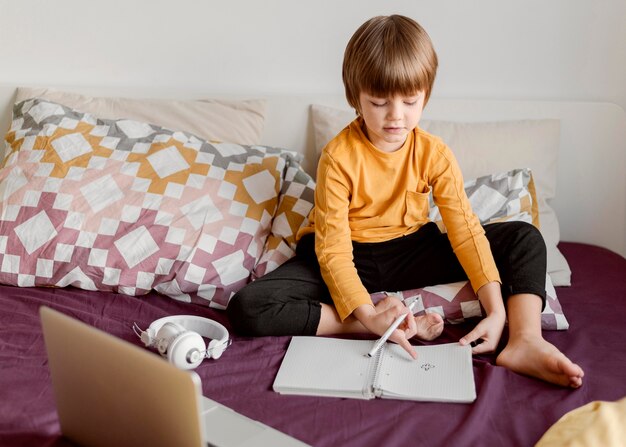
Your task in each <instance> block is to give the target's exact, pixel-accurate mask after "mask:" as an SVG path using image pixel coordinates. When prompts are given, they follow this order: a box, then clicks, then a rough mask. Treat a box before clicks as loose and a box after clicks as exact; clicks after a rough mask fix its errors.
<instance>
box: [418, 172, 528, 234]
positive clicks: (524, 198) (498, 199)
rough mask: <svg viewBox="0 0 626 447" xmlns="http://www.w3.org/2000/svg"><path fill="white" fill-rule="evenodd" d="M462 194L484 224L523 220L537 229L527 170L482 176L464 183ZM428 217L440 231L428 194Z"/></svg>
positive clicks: (438, 221)
mask: <svg viewBox="0 0 626 447" xmlns="http://www.w3.org/2000/svg"><path fill="white" fill-rule="evenodd" d="M465 193H466V194H467V197H468V198H469V201H470V203H471V205H472V209H473V210H474V213H475V214H476V215H477V216H478V219H479V220H480V223H481V224H483V225H486V224H490V223H495V222H506V221H523V222H528V223H532V224H533V225H535V226H536V227H537V228H539V212H538V208H537V195H536V193H535V184H534V181H533V177H532V173H531V171H530V169H528V168H523V169H514V170H512V171H507V172H502V173H499V174H492V175H485V176H483V177H478V178H477V179H474V180H469V181H466V182H465ZM430 201H431V202H430V203H431V210H430V214H429V217H430V220H432V221H433V222H436V223H437V225H439V227H440V229H441V230H442V231H445V226H444V224H443V222H442V220H441V214H440V213H439V208H437V206H436V205H435V203H434V201H433V199H432V195H431V197H430Z"/></svg>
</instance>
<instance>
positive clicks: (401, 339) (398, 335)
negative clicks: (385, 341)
mask: <svg viewBox="0 0 626 447" xmlns="http://www.w3.org/2000/svg"><path fill="white" fill-rule="evenodd" d="M390 340H393V341H395V342H396V343H398V344H399V345H400V346H402V348H403V349H404V350H405V351H406V352H408V353H409V355H410V356H411V357H412V358H413V359H414V360H415V359H416V358H417V352H415V349H413V345H411V343H409V340H407V338H406V337H405V336H404V333H403V332H402V331H399V330H397V329H396V330H395V331H394V333H393V336H392V337H390Z"/></svg>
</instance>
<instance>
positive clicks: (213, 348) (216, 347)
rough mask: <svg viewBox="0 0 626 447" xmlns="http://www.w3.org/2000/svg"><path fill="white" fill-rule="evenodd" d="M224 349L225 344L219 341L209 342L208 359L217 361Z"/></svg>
mask: <svg viewBox="0 0 626 447" xmlns="http://www.w3.org/2000/svg"><path fill="white" fill-rule="evenodd" d="M225 349H226V343H223V342H221V341H220V340H215V339H214V340H211V341H210V342H209V347H208V348H207V352H208V353H209V357H210V358H212V359H216V360H217V359H219V358H220V357H221V356H222V354H223V353H224V350H225Z"/></svg>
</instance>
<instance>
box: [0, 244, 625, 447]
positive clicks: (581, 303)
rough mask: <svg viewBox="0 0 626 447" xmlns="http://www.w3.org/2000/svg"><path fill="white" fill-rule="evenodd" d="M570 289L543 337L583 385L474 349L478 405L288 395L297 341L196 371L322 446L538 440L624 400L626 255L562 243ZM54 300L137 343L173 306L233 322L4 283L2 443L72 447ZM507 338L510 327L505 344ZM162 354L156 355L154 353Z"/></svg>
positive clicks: (253, 413) (0, 291) (146, 300)
mask: <svg viewBox="0 0 626 447" xmlns="http://www.w3.org/2000/svg"><path fill="white" fill-rule="evenodd" d="M559 248H560V250H561V251H562V252H563V253H564V254H565V256H566V257H567V260H568V262H569V263H570V265H571V267H572V272H573V274H572V286H571V287H561V288H557V293H558V296H559V299H560V300H561V304H562V305H563V308H564V312H565V315H566V316H567V318H568V320H569V322H570V329H569V330H567V331H553V332H545V333H544V334H545V337H546V338H547V339H548V340H549V341H550V342H552V343H554V344H555V345H556V346H557V347H559V348H560V349H561V350H562V351H564V352H565V353H567V354H568V356H570V358H572V359H573V360H574V361H576V362H578V363H579V364H580V365H581V366H582V367H583V368H584V369H585V374H586V375H585V383H584V385H583V386H582V387H581V388H580V389H578V390H569V389H562V388H560V387H557V386H553V385H550V384H547V383H543V382H540V381H538V380H535V379H531V378H528V377H524V376H522V375H519V374H515V373H513V372H510V371H508V370H506V369H504V368H501V367H498V366H495V356H494V355H481V356H475V357H474V360H473V367H474V375H475V381H476V387H477V394H478V398H477V400H476V401H475V402H474V403H473V404H450V403H419V402H406V401H394V400H374V401H360V400H354V399H340V398H323V397H305V396H282V395H279V394H277V393H274V392H273V391H272V383H273V380H274V377H275V375H276V372H277V371H278V368H279V366H280V362H281V361H282V358H283V356H284V353H285V350H286V348H287V346H288V343H289V340H290V337H265V338H247V337H238V336H236V335H234V336H233V338H234V341H233V344H232V345H231V346H230V347H229V348H228V349H227V350H226V352H225V353H224V355H223V356H222V357H221V358H220V359H218V360H208V361H204V362H203V363H202V365H201V366H200V367H199V368H198V369H197V370H196V371H197V372H198V374H199V375H200V377H201V378H202V380H203V392H204V394H205V395H207V396H208V397H210V398H212V399H215V400H217V401H219V402H221V403H223V404H225V405H227V406H229V407H231V408H233V409H234V410H236V411H238V412H240V413H242V414H245V415H246V416H249V417H251V418H253V419H257V420H259V421H262V422H264V423H266V424H269V425H271V426H273V427H275V428H277V429H279V430H281V431H283V432H286V433H288V434H290V435H292V436H294V437H296V438H298V439H301V440H302V441H304V442H307V443H309V444H311V445H315V446H368V445H371V446H379V445H386V446H394V445H416V446H419V445H429V446H437V445H454V446H475V445H509V446H529V445H533V444H534V443H536V442H537V441H538V440H539V438H540V437H541V435H542V434H543V433H544V432H545V431H546V430H547V429H548V428H549V427H550V426H551V425H552V424H554V423H555V422H556V421H557V420H558V419H559V418H560V417H561V416H562V415H563V414H565V413H567V412H568V411H570V410H572V409H574V408H578V407H580V406H582V405H585V404H586V403H588V402H591V401H594V400H608V401H615V400H617V399H620V398H622V397H624V396H626V343H624V340H625V339H626V322H625V321H624V318H625V317H626V275H625V273H626V259H624V258H623V257H621V256H619V255H617V254H615V253H613V252H611V251H609V250H606V249H603V248H599V247H596V246H591V245H586V244H579V243H561V244H560V246H559ZM42 304H46V305H48V306H51V307H53V308H55V309H58V310H60V311H62V312H64V313H66V314H68V315H71V316H74V317H76V318H78V319H80V320H82V321H84V322H86V323H88V324H91V325H93V326H95V327H97V328H100V329H102V330H105V331H106V332H109V333H111V334H114V335H116V336H118V337H120V338H122V339H125V340H127V341H129V342H131V343H134V344H136V345H141V343H140V341H139V340H138V339H137V337H136V336H135V334H134V333H133V331H132V329H131V326H132V324H133V323H134V322H136V323H137V324H139V325H140V326H141V327H147V326H148V325H149V324H150V323H151V322H152V321H153V320H155V319H157V318H160V317H163V316H166V315H172V314H189V315H202V316H206V317H209V318H213V319H215V320H217V321H219V322H220V323H222V324H224V325H226V327H227V328H229V329H230V326H229V324H228V321H227V320H226V317H225V314H224V313H223V312H221V311H216V310H213V309H208V308H206V307H201V306H197V305H193V304H185V303H181V302H177V301H174V300H172V299H170V298H167V297H163V296H159V295H157V294H150V295H148V296H144V297H141V298H136V297H129V296H125V295H118V294H113V293H102V292H89V291H83V290H77V289H47V288H38V289H29V288H23V289H21V288H15V287H8V286H0V309H2V310H1V311H0V445H2V446H18V445H19V446H21V445H29V446H51V445H52V446H63V445H70V444H69V443H68V442H67V441H66V440H64V439H63V438H62V437H60V434H59V431H60V429H59V425H58V420H57V416H56V411H55V407H54V398H53V394H52V389H51V385H50V382H49V373H48V370H47V361H46V354H45V348H44V344H43V338H42V334H41V328H40V325H39V320H38V308H39V306H40V305H42ZM470 328H471V323H463V324H461V325H447V326H446V328H445V330H444V333H443V335H442V336H441V337H440V338H439V339H438V340H436V342H437V343H439V342H449V341H455V340H458V338H460V337H461V336H462V335H464V334H465V333H466V332H468V331H469V330H470ZM505 339H506V330H505V334H504V337H503V340H502V342H503V343H504V341H505ZM155 355H156V354H155Z"/></svg>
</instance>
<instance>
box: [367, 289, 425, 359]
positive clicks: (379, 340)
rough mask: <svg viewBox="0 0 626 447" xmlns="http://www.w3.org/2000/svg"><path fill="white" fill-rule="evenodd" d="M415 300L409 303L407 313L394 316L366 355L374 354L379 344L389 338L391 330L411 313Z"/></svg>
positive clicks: (382, 343) (379, 346)
mask: <svg viewBox="0 0 626 447" xmlns="http://www.w3.org/2000/svg"><path fill="white" fill-rule="evenodd" d="M416 302H417V301H413V302H412V303H411V304H409V305H408V308H409V312H408V313H405V314H402V315H400V316H399V317H398V318H396V320H395V321H394V322H393V323H391V326H389V329H387V330H386V331H385V333H384V334H383V335H382V337H380V338H379V339H378V340H377V341H376V343H374V346H373V347H372V349H370V352H368V353H367V356H368V357H372V356H373V355H374V354H376V352H377V351H378V350H379V349H380V348H381V346H382V345H384V344H385V342H386V341H387V340H388V339H389V337H391V334H392V333H393V331H395V330H396V329H397V328H398V326H400V323H402V322H403V321H404V319H405V318H406V317H407V315H413V306H414V305H415V303H416Z"/></svg>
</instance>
